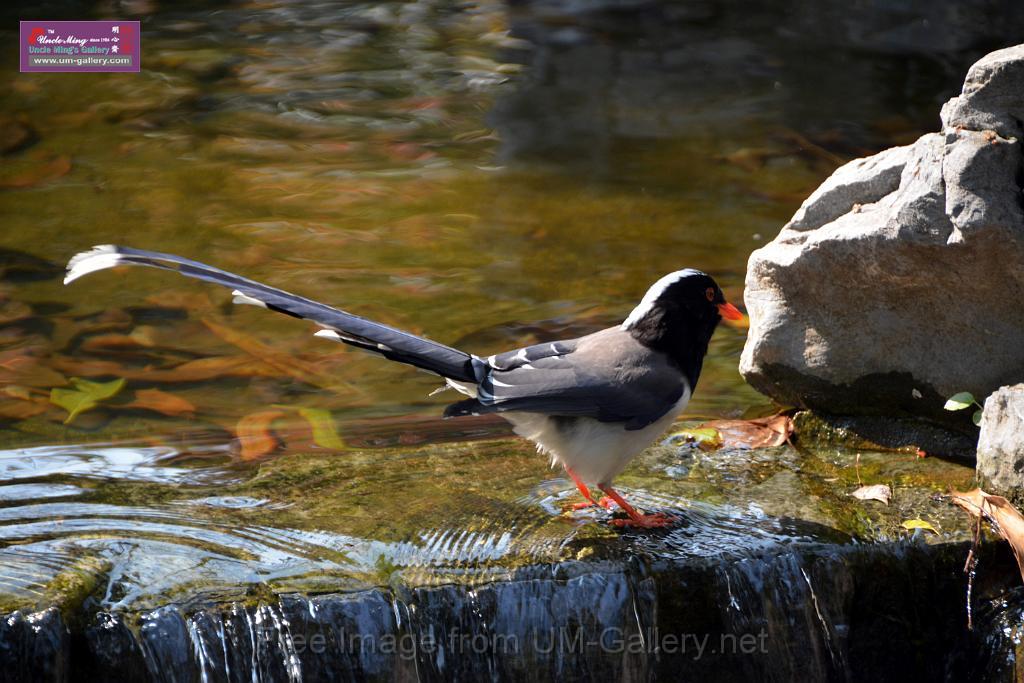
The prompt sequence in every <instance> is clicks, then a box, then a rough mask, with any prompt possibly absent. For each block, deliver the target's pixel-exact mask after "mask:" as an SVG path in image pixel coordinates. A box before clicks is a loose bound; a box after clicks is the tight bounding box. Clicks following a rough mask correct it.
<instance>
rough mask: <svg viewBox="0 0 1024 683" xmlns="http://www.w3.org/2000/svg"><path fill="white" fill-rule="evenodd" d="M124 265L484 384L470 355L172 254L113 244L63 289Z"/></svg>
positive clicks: (76, 262) (85, 257) (79, 262)
mask: <svg viewBox="0 0 1024 683" xmlns="http://www.w3.org/2000/svg"><path fill="white" fill-rule="evenodd" d="M122 265H130V266H149V267H151V268H162V269H164V270H173V271H177V272H178V273H181V274H182V275H186V276H188V277H192V278H196V279H199V280H205V281H207V282H213V283H215V284H218V285H222V286H224V287H230V288H231V289H233V290H234V291H233V294H234V295H235V299H234V301H235V303H238V304H251V305H255V306H262V307H264V308H268V309H270V310H273V311H278V312H280V313H285V314H287V315H290V316H292V317H295V318H304V319H306V320H312V321H313V322H315V323H317V324H318V325H320V326H322V327H324V328H326V329H324V330H321V331H320V332H317V333H316V336H318V337H326V338H329V339H334V340H335V341H340V342H343V343H345V344H349V345H351V346H356V347H359V348H362V349H367V350H369V351H373V352H375V353H379V354H381V355H382V356H384V357H385V358H388V359H390V360H394V361H398V362H400V363H407V364H409V365H413V366H415V367H418V368H422V369H424V370H429V371H430V372H436V373H437V374H439V375H441V376H442V377H449V378H451V379H454V380H460V381H463V382H473V383H476V382H478V381H479V377H478V376H477V375H478V373H479V372H480V371H481V368H482V366H483V365H484V364H483V362H482V361H480V360H478V359H476V358H474V357H473V356H471V355H469V354H468V353H465V352H463V351H459V350H458V349H453V348H451V347H449V346H445V345H444V344H438V343H437V342H433V341H430V340H429V339H423V338H421V337H417V336H416V335H413V334H409V333H408V332H403V331H402V330H399V329H396V328H394V327H389V326H387V325H383V324H381V323H377V322H374V321H372V320H367V319H366V318H361V317H359V316H357V315H352V314H351V313H346V312H345V311H341V310H338V309H337V308H332V307H331V306H327V305H326V304H321V303H318V302H316V301H312V300H311V299H307V298H305V297H301V296H298V295H296V294H291V293H289V292H285V291H283V290H280V289H277V288H275V287H270V286H268V285H264V284H262V283H259V282H256V281H254V280H250V279H248V278H244V277H242V276H240V275H235V274H234V273H229V272H227V271H224V270H220V269H219V268H214V267H213V266H208V265H206V264H205V263H199V262H198V261H191V260H189V259H185V258H182V257H180V256H175V255H173V254H161V253H158V252H155V251H144V250H142V249H132V248H130V247H119V246H114V245H111V244H105V245H102V246H98V247H93V248H92V249H91V250H89V251H84V252H82V253H80V254H77V255H76V256H74V257H73V258H72V259H71V260H70V261H69V262H68V270H67V276H66V277H65V278H64V284H68V283H70V282H72V281H74V280H77V279H78V278H80V277H82V276H83V275H88V274H89V273H93V272H96V271H98V270H104V269H106V268H114V267H115V266H122Z"/></svg>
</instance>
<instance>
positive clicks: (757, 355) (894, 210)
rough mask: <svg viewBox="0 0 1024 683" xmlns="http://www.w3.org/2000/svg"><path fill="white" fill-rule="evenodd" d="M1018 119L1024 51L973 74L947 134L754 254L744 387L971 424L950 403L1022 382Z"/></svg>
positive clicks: (861, 178) (1023, 209)
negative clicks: (961, 395)
mask: <svg viewBox="0 0 1024 683" xmlns="http://www.w3.org/2000/svg"><path fill="white" fill-rule="evenodd" d="M1022 121H1024V45H1021V46H1017V47H1012V48H1008V49H1005V50H1000V51H997V52H993V53H991V54H989V55H987V56H986V57H984V58H983V59H982V60H980V61H979V62H977V63H976V64H975V65H974V66H973V67H972V68H971V69H970V71H969V73H968V75H967V79H966V81H965V83H964V87H963V92H962V94H961V95H960V96H958V97H955V98H953V99H952V100H950V101H949V102H948V103H947V104H946V105H945V106H944V107H943V109H942V125H943V128H942V131H941V132H939V133H932V134H928V135H925V136H923V137H921V138H920V139H918V140H917V141H916V142H915V143H913V144H912V145H909V146H906V147H898V148H894V149H890V150H887V151H884V152H882V153H880V154H876V155H875V156H873V157H869V158H867V159H859V160H856V161H852V162H850V163H848V164H846V165H845V166H843V167H842V168H840V169H839V170H837V171H836V172H835V173H834V174H833V175H832V177H831V178H829V179H828V180H827V181H825V183H824V184H822V186H821V187H820V188H819V189H818V190H817V191H816V192H814V194H812V195H811V196H810V197H809V198H808V199H807V201H805V202H804V204H803V206H801V207H800V210H799V211H797V213H796V215H794V216H793V219H792V220H791V221H790V222H789V223H788V224H787V225H786V226H785V227H784V228H783V229H782V231H781V232H780V233H779V235H778V236H777V237H776V238H775V240H774V241H772V242H771V243H770V244H768V245H766V246H765V247H763V248H761V249H758V250H757V251H755V252H754V253H753V254H751V256H750V261H749V264H748V269H747V278H746V293H745V300H746V304H747V308H748V309H749V312H750V319H751V327H750V335H749V337H748V339H747V343H746V347H745V348H744V351H743V357H742V361H741V363H740V371H741V372H742V373H743V375H744V376H745V377H746V379H747V381H749V382H750V384H751V385H752V386H754V387H755V388H756V389H758V390H760V391H761V392H763V393H765V394H767V395H769V396H771V397H773V398H774V399H776V400H778V401H780V402H782V403H786V404H790V405H796V406H802V407H806V408H811V409H815V410H818V411H821V412H825V413H831V414H840V415H865V414H868V415H870V414H875V415H879V414H884V415H898V416H917V417H926V418H934V419H940V420H949V419H950V418H951V417H953V418H955V419H963V420H965V422H966V421H967V419H968V416H965V415H963V414H951V413H945V412H944V411H943V410H942V405H943V402H944V400H945V397H947V396H949V395H951V394H954V393H956V392H959V391H971V392H972V393H974V394H975V395H977V396H985V395H987V394H989V393H990V392H992V391H994V390H995V389H996V388H997V387H1000V386H1002V385H1005V384H1011V383H1013V382H1016V381H1021V380H1022V379H1024V343H1022V341H1021V339H1022V332H1024V200H1022V192H1021V185H1022V182H1024V153H1022V148H1021V144H1022V143H1021V139H1022V135H1024V124H1022ZM966 424H967V425H969V422H967V423H966Z"/></svg>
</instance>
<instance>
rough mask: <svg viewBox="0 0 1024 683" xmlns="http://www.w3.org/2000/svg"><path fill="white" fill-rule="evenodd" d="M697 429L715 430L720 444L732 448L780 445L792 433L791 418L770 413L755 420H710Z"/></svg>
mask: <svg viewBox="0 0 1024 683" xmlns="http://www.w3.org/2000/svg"><path fill="white" fill-rule="evenodd" d="M698 429H712V430H715V431H716V432H717V433H718V434H719V436H720V438H721V445H724V446H731V447H733V448H767V447H770V446H781V445H782V444H784V443H786V442H787V441H788V440H789V437H790V435H791V434H792V433H793V419H792V418H791V417H789V416H788V415H772V416H771V417H759V418H757V419H755V420H712V421H710V422H705V423H704V424H702V425H701V426H700V427H698Z"/></svg>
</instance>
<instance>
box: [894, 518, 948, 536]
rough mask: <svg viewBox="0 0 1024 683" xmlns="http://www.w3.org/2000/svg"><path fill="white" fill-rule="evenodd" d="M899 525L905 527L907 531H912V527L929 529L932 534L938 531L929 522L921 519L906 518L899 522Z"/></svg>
mask: <svg viewBox="0 0 1024 683" xmlns="http://www.w3.org/2000/svg"><path fill="white" fill-rule="evenodd" d="M900 526H901V527H903V528H904V529H906V530H907V531H913V530H914V529H924V530H925V531H930V532H932V533H933V534H937V533H939V532H938V530H937V529H936V528H935V527H933V526H932V525H931V523H930V522H926V521H924V520H923V519H908V520H906V521H905V522H903V523H902V524H900Z"/></svg>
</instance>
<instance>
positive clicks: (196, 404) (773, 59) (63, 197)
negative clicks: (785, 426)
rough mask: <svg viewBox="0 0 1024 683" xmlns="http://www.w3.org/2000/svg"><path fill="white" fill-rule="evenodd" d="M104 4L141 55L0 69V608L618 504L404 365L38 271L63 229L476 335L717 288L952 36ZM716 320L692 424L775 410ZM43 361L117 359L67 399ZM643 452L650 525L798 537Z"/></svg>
mask: <svg viewBox="0 0 1024 683" xmlns="http://www.w3.org/2000/svg"><path fill="white" fill-rule="evenodd" d="M127 7H128V10H127V11H132V12H139V13H140V15H139V17H138V18H139V19H141V20H142V22H143V30H144V39H143V60H144V69H143V72H142V73H141V74H133V75H111V74H93V75H67V74H52V75H19V74H17V73H16V68H15V65H14V63H13V56H12V55H11V54H10V53H6V57H5V58H4V59H5V62H4V66H5V67H6V68H4V69H3V70H2V76H0V80H2V85H3V88H2V93H3V94H2V96H0V117H2V119H0V123H2V127H3V130H4V137H3V139H2V140H0V142H2V143H3V144H2V147H3V153H4V157H3V166H2V170H0V212H2V214H3V216H4V228H3V230H2V232H0V385H2V387H0V391H2V393H0V419H2V420H3V425H4V430H3V433H2V435H0V441H2V443H0V446H2V450H0V482H2V485H0V557H2V560H0V567H2V569H0V573H2V575H3V576H2V594H3V598H4V600H3V601H4V604H8V603H11V604H21V603H23V602H25V601H26V600H27V601H30V602H33V601H43V602H45V601H46V600H49V599H52V598H54V596H60V595H65V596H74V595H86V594H88V595H91V596H94V597H95V598H96V599H97V600H99V601H100V602H101V603H103V604H105V605H108V606H119V605H129V604H134V603H137V602H140V601H141V602H146V601H152V600H155V599H156V597H157V596H160V595H172V596H178V597H180V596H191V595H196V594H200V595H207V596H209V595H213V596H228V597H230V596H235V595H238V594H240V593H244V592H245V591H252V590H257V588H255V587H258V586H261V585H262V586H270V587H271V588H272V589H273V590H287V589H289V588H292V587H303V588H309V587H313V588H315V587H316V586H318V585H325V586H331V587H334V588H336V587H338V586H339V585H342V586H343V585H346V582H348V583H351V584H352V585H372V584H379V583H384V582H387V581H388V580H389V577H391V576H392V574H393V572H395V571H396V570H398V571H404V572H405V574H406V576H407V577H410V576H411V577H412V578H415V579H416V580H419V581H434V580H442V579H447V578H451V577H457V576H466V575H469V576H473V575H478V574H480V573H486V574H488V575H494V574H495V573H499V574H500V572H502V571H506V570H508V569H509V568H510V567H514V566H516V565H520V564H523V563H524V562H535V561H541V562H547V561H552V560H559V559H575V558H583V557H596V558H598V559H599V558H600V556H601V553H602V552H604V550H603V548H604V547H605V544H603V541H602V539H606V538H608V537H609V536H610V535H611V534H613V533H615V532H613V531H612V530H610V529H608V528H607V527H605V526H604V525H597V524H592V523H589V522H590V521H592V519H593V516H592V515H591V516H588V513H586V512H582V513H577V514H576V515H575V516H572V515H564V514H563V513H562V511H563V506H564V505H565V504H567V503H569V502H574V501H575V500H576V499H575V498H573V497H572V496H571V486H570V484H569V482H567V481H566V480H564V479H559V478H557V477H558V476H559V475H558V473H557V472H552V471H551V470H549V469H548V468H547V464H546V462H544V460H543V459H542V458H540V457H538V456H537V455H536V454H535V453H533V452H532V449H531V448H530V447H529V446H528V445H526V444H523V443H520V442H517V441H514V440H509V439H507V438H506V437H507V436H508V434H509V432H508V430H507V428H506V427H505V426H504V425H503V423H502V422H501V421H500V420H492V419H479V420H465V421H453V422H443V421H441V420H440V419H439V414H440V413H441V411H442V409H443V406H444V405H445V404H446V403H447V402H448V400H447V399H448V398H449V396H447V395H445V394H442V395H439V396H434V397H430V396H429V394H430V392H431V391H432V390H433V389H435V388H436V387H437V386H438V382H437V380H436V378H433V377H431V376H428V375H426V374H421V373H416V372H413V371H412V370H410V369H408V368H407V367H405V366H400V365H396V364H390V363H387V362H384V361H382V360H381V359H379V358H376V357H370V356H368V355H361V354H360V353H358V352H355V351H351V350H347V349H342V348H339V347H337V346H335V345H332V344H331V343H329V342H327V341H323V340H319V339H314V338H313V337H312V332H313V331H314V330H313V329H312V328H310V326H309V325H307V324H305V323H302V322H298V321H295V320H292V319H288V318H283V317H277V316H274V315H272V314H269V313H267V312H266V311H261V310H255V309H253V308H252V307H245V306H243V307H232V306H231V304H230V298H231V297H230V293H229V292H227V291H223V290H219V289H216V288H211V287H208V286H204V285H202V284H200V283H196V282H190V281H185V280H183V279H180V278H176V277H175V276H174V275H172V274H168V273H160V272H148V271H140V270H131V271H130V272H125V271H114V272H109V271H108V272H104V273H102V274H97V275H93V276H90V277H88V278H85V279H83V280H82V281H80V282H76V283H75V284H74V286H72V287H69V288H64V287H63V286H62V285H61V283H60V276H61V271H62V268H63V264H64V263H65V261H66V259H67V258H68V257H70V256H71V255H72V254H74V253H75V252H77V251H80V250H82V249H84V248H87V247H89V246H91V245H93V244H98V243H111V242H112V243H121V244H129V245H132V246H136V247H141V248H150V249H156V250H161V251H170V252H175V253H179V254H182V255H185V256H188V257H192V258H196V259H200V260H203V261H206V262H209V263H211V264H215V265H217V266H220V267H222V268H225V269H228V270H232V271H236V272H239V273H241V274H244V275H247V276H249V277H252V278H255V279H259V280H263V281H266V282H268V283H271V284H273V285H276V286H279V287H282V288H285V289H288V290H291V291H294V292H297V293H300V294H304V295H307V296H310V297H313V298H317V299H320V300H323V301H325V302H327V303H331V304H335V305H338V306H340V307H343V308H346V309H347V310H350V311H352V312H355V313H358V314H360V315H364V316H367V317H371V318H375V319H378V320H381V321H384V322H386V323H389V324H393V325H396V326H399V327H402V328H404V329H408V330H411V331H413V332H416V333H418V334H424V335H427V336H430V337H431V338H434V339H437V340H439V341H443V342H445V343H448V344H451V345H454V346H458V347H460V348H464V349H465V350H467V351H470V352H474V353H478V354H482V355H487V354H490V353H493V352H496V351H501V350H504V349H506V348H511V347H514V346H517V345H523V344H527V343H531V342H535V341H541V340H548V339H556V338H564V337H572V336H578V335H581V334H584V333H588V332H591V331H594V330H597V329H600V328H601V327H604V326H608V325H611V324H615V323H617V322H618V321H619V320H621V319H622V318H623V317H624V315H625V314H626V313H628V311H629V310H630V308H631V307H632V305H633V304H634V303H635V302H636V301H637V300H638V299H639V297H640V296H641V295H642V294H643V292H644V291H645V289H646V287H647V286H648V285H649V284H650V283H651V282H653V281H654V280H656V279H657V278H658V277H660V276H661V275H662V274H664V273H666V272H669V271H672V270H676V269H679V268H682V267H686V266H692V267H698V268H701V269H704V270H707V271H708V272H711V273H712V274H713V275H714V276H715V277H716V278H718V280H719V282H720V283H721V284H722V286H723V289H724V290H725V292H726V295H727V297H729V298H730V299H732V300H734V301H737V302H740V301H742V279H743V273H744V268H745V263H746V258H747V256H748V254H749V252H750V251H751V250H752V249H754V248H756V247H758V246H760V245H762V244H764V243H765V242H767V241H768V240H770V239H771V238H772V237H773V236H774V235H775V234H776V232H777V231H778V229H779V227H780V226H781V225H782V224H783V223H784V222H785V221H786V219H787V218H788V217H789V216H790V215H791V214H792V212H793V211H794V210H795V208H796V207H797V206H798V205H799V203H800V201H801V200H802V199H803V198H804V197H805V196H806V195H807V194H808V193H809V192H810V191H812V190H813V189H814V187H816V186H817V184H818V183H819V182H820V181H821V180H822V179H823V178H824V177H826V176H827V175H828V174H829V173H830V172H831V171H832V170H833V169H834V168H835V167H836V166H837V165H839V164H840V163H842V162H844V161H845V160H847V159H850V158H853V157H856V156H861V155H864V154H868V153H871V152H873V151H876V150H878V149H882V148H884V147H887V146H891V145H893V144H901V143H905V142H909V141H910V140H912V139H914V137H916V135H918V134H919V133H921V132H923V131H925V130H928V129H931V128H934V127H935V125H937V120H935V119H936V117H935V112H936V111H937V107H938V104H939V103H940V102H941V101H942V100H943V99H944V98H945V97H948V96H949V95H951V94H952V93H951V89H952V88H953V87H954V86H955V85H956V84H958V83H959V82H960V78H961V73H962V70H963V66H964V65H966V64H969V63H970V61H971V58H972V57H973V56H974V54H973V53H969V51H963V52H952V53H950V54H945V55H942V56H941V58H940V56H937V55H928V54H919V53H916V52H912V51H911V52H909V53H906V52H904V53H901V52H898V51H897V52H892V51H890V50H885V49H881V47H880V46H878V45H874V44H866V45H865V44H858V43H857V42H856V41H855V40H852V39H851V40H850V41H849V42H848V43H844V42H842V41H838V42H837V43H835V44H834V45H833V46H832V49H830V50H824V49H823V48H822V46H821V45H815V44H814V43H813V40H811V39H810V38H806V37H804V38H799V37H796V36H794V35H791V34H787V33H786V32H785V31H781V30H777V29H775V28H774V26H775V24H774V23H773V20H772V19H771V18H770V17H764V16H760V15H758V14H756V13H740V12H734V11H729V10H724V9H721V8H715V7H713V6H711V5H707V6H703V5H692V6H690V5H689V4H687V7H686V8H673V7H671V6H670V7H668V8H665V7H659V6H658V5H656V4H652V6H651V9H649V10H647V9H645V10H640V11H637V12H634V13H625V14H624V15H621V16H620V15H617V14H614V13H613V14H603V13H600V12H595V13H584V14H563V13H561V11H560V10H559V9H558V8H557V3H551V4H540V3H538V4H537V5H536V6H534V5H529V4H528V5H519V4H517V3H516V4H514V9H510V8H509V6H507V5H506V4H504V3H500V2H488V1H484V2H477V3H444V2H434V1H429V0H420V1H418V2H379V3H354V2H349V3H340V2H339V3H327V2H313V3H290V2H277V1H275V0H270V1H267V2H258V3H250V2H239V3H212V2H211V3H191V4H188V5H182V6H180V8H176V7H175V6H174V5H170V4H169V5H167V6H163V5H157V4H155V3H146V2H141V3H130V4H129V5H128V6H127ZM61 8H62V9H58V10H54V11H67V12H71V13H72V14H74V16H73V17H70V18H81V17H82V16H83V15H88V16H93V17H101V16H105V15H104V12H106V11H107V10H106V9H105V8H106V5H103V4H100V5H96V6H93V5H89V4H83V5H73V6H71V5H69V6H61ZM5 11H6V10H5ZM8 25H13V24H12V23H10V22H8ZM4 35H5V36H7V34H6V33H5V34H4ZM808 41H811V42H808ZM809 54H815V55H820V58H819V59H808V57H807V55H809ZM840 72H841V73H843V74H844V77H843V78H842V79H837V78H836V77H835V76H834V74H836V73H840ZM744 334H745V330H744V329H743V328H742V327H723V328H722V329H721V330H720V331H719V332H718V333H717V335H716V337H715V339H714V340H713V342H712V346H711V350H710V353H709V357H708V359H707V362H706V363H705V371H704V374H703V376H702V378H701V384H700V386H699V388H698V391H697V394H696V396H695V398H694V400H693V402H692V403H691V405H690V407H689V409H688V414H687V418H688V419H700V418H702V417H706V416H737V415H743V414H763V413H765V412H769V411H770V410H771V409H772V408H771V406H769V405H768V404H767V403H766V401H765V400H764V399H763V398H762V397H760V396H758V395H757V394H755V393H754V392H753V391H752V390H750V389H749V388H747V387H746V386H745V385H744V384H743V382H742V380H741V379H740V378H739V376H738V374H737V372H736V366H737V361H738V357H739V352H740V349H741V348H742V345H743V341H744ZM76 379H86V380H90V381H96V382H112V381H115V380H119V379H123V380H124V382H125V383H124V385H123V386H122V387H120V388H119V389H118V391H117V392H116V394H115V395H114V396H113V397H111V398H107V399H104V400H103V401H101V402H99V404H98V405H97V406H95V407H93V408H91V409H89V410H85V411H83V412H81V413H80V414H77V415H75V416H74V418H73V419H71V420H70V421H68V419H67V418H69V412H68V410H67V409H66V407H59V406H58V405H55V404H54V403H53V402H52V401H51V390H53V389H54V388H57V389H61V388H64V389H74V386H75V385H74V381H75V380H76ZM78 386H79V387H81V386H82V385H80V384H79V385H78ZM786 453H787V454H788V455H784V456H783V455H780V456H779V457H778V458H776V459H775V460H774V464H773V465H771V466H770V467H769V466H768V465H765V464H764V463H761V464H758V463H748V464H750V465H751V468H752V470H751V471H752V472H755V473H757V472H760V474H757V475H756V477H755V478H757V481H752V482H749V483H750V484H751V486H753V485H759V484H761V483H764V482H765V481H770V480H772V479H771V478H772V477H773V476H774V475H775V474H777V473H778V472H781V471H782V470H783V469H785V468H787V467H789V468H796V467H797V465H798V463H797V462H796V460H794V458H797V456H796V455H795V454H794V453H793V452H791V451H786ZM651 457H652V458H654V460H651V461H650V462H647V463H646V464H644V463H641V464H639V465H637V466H636V468H634V469H633V470H631V472H628V473H627V475H626V476H625V477H624V478H623V489H624V491H626V492H627V493H628V494H630V495H632V497H633V498H634V499H635V500H636V501H637V502H638V503H639V504H641V505H646V506H648V507H665V508H668V509H673V510H677V511H678V512H679V514H681V515H683V516H684V518H685V520H686V523H685V524H683V525H681V526H680V527H679V528H678V529H675V530H673V531H671V532H669V533H668V535H667V536H664V537H660V540H659V541H658V544H659V548H660V551H661V552H674V551H678V552H680V553H688V554H692V555H694V556H701V555H703V554H706V555H708V556H713V555H716V554H720V553H729V552H741V551H743V552H745V551H751V550H756V548H757V547H758V546H759V544H761V543H766V542H768V541H769V540H772V541H774V542H778V541H779V540H780V539H781V540H782V541H784V542H786V541H788V540H792V541H793V542H798V541H800V540H801V539H807V538H812V537H820V536H821V535H822V534H826V535H827V534H828V533H831V532H828V531H827V525H825V526H822V527H821V528H815V529H809V528H804V527H801V526H799V525H796V526H793V525H788V526H787V523H784V522H780V521H778V519H776V518H775V517H772V516H770V515H766V514H764V511H763V510H760V509H754V508H750V507H748V506H747V504H746V503H744V502H742V501H740V500H739V498H737V499H731V498H730V496H729V495H728V494H727V493H723V492H722V490H723V489H729V487H730V486H732V484H730V483H728V482H727V483H725V484H723V485H722V486H720V487H719V488H716V487H715V486H710V485H705V484H704V483H702V482H704V481H705V480H706V477H705V478H702V477H699V476H691V473H692V470H691V468H692V467H693V466H694V464H693V463H691V462H689V461H686V460H685V458H684V459H680V458H681V456H676V455H672V454H671V453H670V454H669V455H665V454H662V456H658V457H660V458H662V459H658V458H657V457H655V456H651ZM664 458H668V460H664ZM847 464H849V463H847ZM762 465H763V467H762ZM759 467H760V468H761V469H758V468H759ZM822 467H823V468H824V469H822V470H821V471H820V472H817V473H816V474H815V475H814V476H816V477H819V479H817V480H816V481H824V480H825V478H827V477H828V476H831V475H832V474H834V472H831V471H830V470H828V467H831V465H828V466H826V465H822ZM826 470H828V471H826ZM744 476H745V475H744ZM751 476H754V475H751ZM780 481H781V480H780ZM787 481H788V480H787ZM776 483H779V482H776ZM769 495H774V496H775V497H776V498H777V499H779V500H786V499H787V498H789V497H791V496H792V489H791V488H787V486H783V485H781V484H780V488H779V489H778V492H777V493H775V494H769ZM826 521H827V520H826ZM848 530H849V531H850V532H855V531H856V529H855V528H854V527H852V526H851V527H850V529H848ZM645 543H648V541H647V540H645V539H644V538H643V537H642V536H636V537H634V536H630V535H629V534H627V535H626V546H625V547H626V548H627V549H629V548H634V547H635V548H642V547H643V545H644V544H645Z"/></svg>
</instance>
